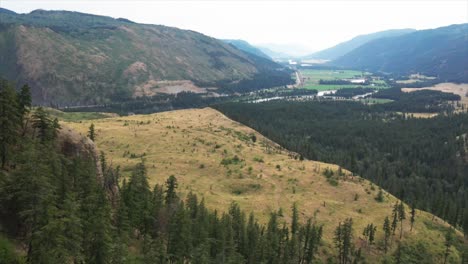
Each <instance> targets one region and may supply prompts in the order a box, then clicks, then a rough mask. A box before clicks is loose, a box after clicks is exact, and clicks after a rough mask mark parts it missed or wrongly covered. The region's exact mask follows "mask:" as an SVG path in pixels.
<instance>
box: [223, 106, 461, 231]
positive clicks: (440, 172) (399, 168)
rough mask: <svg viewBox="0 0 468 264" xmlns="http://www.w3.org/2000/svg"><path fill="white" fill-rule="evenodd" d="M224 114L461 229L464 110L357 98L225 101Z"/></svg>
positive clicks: (307, 156)
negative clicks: (424, 115)
mask: <svg viewBox="0 0 468 264" xmlns="http://www.w3.org/2000/svg"><path fill="white" fill-rule="evenodd" d="M216 108H217V109H219V110H220V111H221V112H223V113H224V114H226V115H227V116H228V117H230V118H232V119H234V120H236V121H239V122H241V123H243V124H245V125H247V126H250V127H252V128H253V129H255V130H257V131H259V132H261V133H262V134H263V135H265V136H266V137H268V138H270V139H272V140H273V141H275V142H278V143H279V144H281V145H282V146H284V147H285V148H287V149H290V150H293V151H296V152H298V153H300V154H301V155H302V156H304V157H306V158H308V159H312V160H320V161H324V162H330V163H336V164H339V165H340V166H342V167H344V168H347V169H349V170H350V171H352V172H355V173H357V174H359V175H361V176H363V177H364V178H367V179H370V180H372V181H373V182H375V183H376V184H378V185H379V186H381V187H383V188H384V189H386V190H388V191H389V192H390V193H392V194H394V195H396V196H397V197H399V198H401V199H403V200H404V201H406V202H407V203H409V204H414V205H415V206H416V207H417V208H420V209H423V210H426V211H429V212H431V213H433V214H435V215H437V216H439V217H441V218H442V219H445V220H446V221H447V222H449V223H450V224H452V225H454V226H456V227H457V228H459V229H460V230H464V232H465V234H467V233H468V188H467V186H468V178H467V177H466V175H468V163H467V158H468V157H467V153H466V152H467V146H468V138H467V136H466V124H468V114H466V113H463V114H445V115H444V114H442V115H439V116H437V117H434V118H431V119H413V118H409V116H408V115H404V114H403V115H401V114H395V113H391V112H390V113H389V112H386V111H384V110H383V109H381V108H380V106H378V105H374V106H367V105H363V104H361V103H357V102H333V101H332V102H330V101H328V102H327V101H325V102H284V101H277V102H267V103H259V104H242V103H228V104H221V105H218V106H216Z"/></svg>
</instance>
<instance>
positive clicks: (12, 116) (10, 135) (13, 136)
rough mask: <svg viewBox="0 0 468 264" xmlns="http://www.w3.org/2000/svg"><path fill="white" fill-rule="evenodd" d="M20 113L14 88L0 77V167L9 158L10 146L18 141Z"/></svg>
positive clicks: (3, 166) (3, 165)
mask: <svg viewBox="0 0 468 264" xmlns="http://www.w3.org/2000/svg"><path fill="white" fill-rule="evenodd" d="M20 125H21V114H20V112H19V111H18V101H17V96H16V92H15V89H14V88H13V87H12V85H10V84H9V83H8V82H7V81H5V80H1V79H0V158H1V168H5V165H6V163H7V161H8V159H9V158H10V155H11V148H12V147H13V146H14V144H15V143H16V142H17V141H18V132H19V131H18V129H19V128H20Z"/></svg>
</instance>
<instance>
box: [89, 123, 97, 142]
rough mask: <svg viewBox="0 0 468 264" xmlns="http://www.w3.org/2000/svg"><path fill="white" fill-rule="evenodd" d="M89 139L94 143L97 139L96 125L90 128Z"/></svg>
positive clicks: (92, 124)
mask: <svg viewBox="0 0 468 264" xmlns="http://www.w3.org/2000/svg"><path fill="white" fill-rule="evenodd" d="M88 138H89V139H91V140H92V141H94V140H95V138H96V134H95V131H94V123H91V125H90V126H89V130H88Z"/></svg>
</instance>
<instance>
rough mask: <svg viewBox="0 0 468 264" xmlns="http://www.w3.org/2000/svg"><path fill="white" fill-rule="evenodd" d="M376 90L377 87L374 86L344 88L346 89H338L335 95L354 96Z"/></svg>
mask: <svg viewBox="0 0 468 264" xmlns="http://www.w3.org/2000/svg"><path fill="white" fill-rule="evenodd" d="M374 90H375V89H373V88H363V87H355V88H344V89H338V90H336V93H335V94H334V96H337V97H344V98H352V97H353V96H356V95H361V94H366V93H371V92H373V91H374Z"/></svg>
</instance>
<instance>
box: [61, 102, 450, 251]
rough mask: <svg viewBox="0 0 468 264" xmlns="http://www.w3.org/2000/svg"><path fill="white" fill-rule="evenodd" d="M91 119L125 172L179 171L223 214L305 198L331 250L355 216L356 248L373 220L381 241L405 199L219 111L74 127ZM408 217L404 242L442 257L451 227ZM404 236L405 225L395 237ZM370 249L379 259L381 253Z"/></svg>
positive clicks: (262, 213)
mask: <svg viewBox="0 0 468 264" xmlns="http://www.w3.org/2000/svg"><path fill="white" fill-rule="evenodd" d="M91 123H94V125H95V127H96V134H97V138H96V143H97V145H98V147H99V148H100V150H102V151H105V152H106V154H107V156H108V158H109V159H110V160H111V162H112V164H113V165H120V166H121V168H122V171H123V174H124V175H129V173H130V170H131V168H132V166H133V165H135V164H136V163H137V162H140V160H141V158H140V157H143V159H144V160H145V163H146V165H147V168H148V176H149V181H150V184H151V185H153V184H156V183H159V184H163V183H164V181H165V180H166V179H167V177H168V176H170V175H175V176H176V177H177V179H178V181H179V191H180V192H182V193H184V194H186V193H187V192H189V191H190V190H192V191H193V192H194V193H196V194H199V195H200V196H202V197H203V198H204V199H205V201H206V204H207V205H208V206H209V207H211V208H214V209H218V210H221V211H224V210H226V209H227V208H228V206H229V204H230V203H231V202H233V201H235V202H237V203H239V204H240V206H241V208H242V209H244V210H245V211H247V212H250V211H253V212H254V213H255V214H256V215H257V217H258V218H259V219H260V220H261V221H265V220H266V217H267V216H268V214H269V212H271V211H272V210H278V209H279V208H282V209H283V212H284V220H285V221H288V220H289V219H290V218H289V216H290V208H291V205H292V204H293V203H294V202H297V204H298V206H299V209H300V212H301V215H300V217H301V219H302V220H305V219H306V218H307V217H312V218H314V219H315V220H316V221H317V222H319V223H322V224H324V239H325V246H324V247H323V248H324V250H325V251H326V252H327V251H330V250H332V249H331V248H332V237H333V231H334V229H335V228H336V226H338V223H339V222H340V221H343V220H344V219H345V218H348V217H352V218H353V221H354V230H355V242H356V245H359V244H360V243H363V240H361V239H360V235H361V234H362V230H363V229H364V227H365V226H366V225H367V224H370V223H373V224H374V225H377V226H378V230H377V239H376V241H377V243H380V241H381V240H382V236H383V231H382V225H383V222H384V218H385V217H386V216H389V218H391V213H392V206H393V205H394V203H395V202H396V201H397V199H396V198H394V197H393V196H391V195H389V194H387V193H385V192H384V197H385V199H384V202H381V203H380V202H377V201H376V200H375V197H376V196H377V194H378V192H379V188H378V187H377V186H375V185H373V184H371V183H370V182H369V181H367V180H364V179H362V178H360V177H357V176H351V173H349V172H346V171H344V170H343V174H344V176H336V175H337V174H338V170H339V168H338V166H336V165H332V164H326V163H321V162H316V161H301V160H300V158H299V157H298V155H297V154H295V153H291V152H288V151H287V150H285V149H282V148H281V147H280V146H278V145H277V144H275V143H273V142H271V141H270V140H268V139H266V138H265V137H263V136H262V135H260V134H259V133H257V132H256V131H254V130H252V129H250V128H248V127H246V126H243V125H241V124H239V123H237V122H234V121H232V120H230V119H228V118H227V117H225V116H224V115H222V114H221V113H219V112H217V111H216V110H213V109H211V108H205V109H197V110H194V109H191V110H180V111H173V112H164V113H157V114H152V115H135V116H128V117H115V118H106V119H96V120H83V121H81V122H76V123H66V124H67V126H70V127H72V128H75V129H76V130H78V131H79V132H81V133H82V134H86V133H87V130H88V127H89V126H90V124H91ZM253 138H255V142H254V140H253ZM235 157H237V158H238V160H237V159H236V158H235ZM295 157H296V159H295ZM222 163H224V164H225V165H223V164H222ZM327 168H328V169H330V170H332V171H334V176H333V177H332V178H337V179H338V185H337V186H334V184H333V180H332V181H329V180H327V178H326V177H325V176H324V175H323V172H324V170H326V169H327ZM406 215H407V220H405V221H404V222H403V231H404V235H403V236H404V240H407V241H410V242H411V243H413V242H418V241H421V243H424V244H425V245H426V246H427V248H428V249H429V250H430V252H431V254H433V256H434V257H436V258H442V257H443V250H444V246H443V242H444V232H445V230H446V229H447V225H445V224H443V221H442V220H440V219H438V218H437V217H433V216H432V215H430V214H429V213H426V212H421V211H417V216H416V223H415V225H414V228H413V230H412V231H411V232H410V222H409V218H410V210H409V208H408V207H407V212H406ZM398 234H399V229H398V230H397V235H396V236H395V237H398ZM361 237H362V236H361ZM394 245H396V244H395V243H394ZM374 247H375V246H374ZM392 250H395V247H393V249H392ZM366 254H370V256H371V257H370V259H373V258H376V252H374V251H373V250H371V251H370V252H367V253H366ZM378 254H382V252H381V251H379V253H378ZM451 254H452V257H453V258H455V259H456V258H457V256H458V252H457V251H456V250H455V249H454V250H452V253H451Z"/></svg>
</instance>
